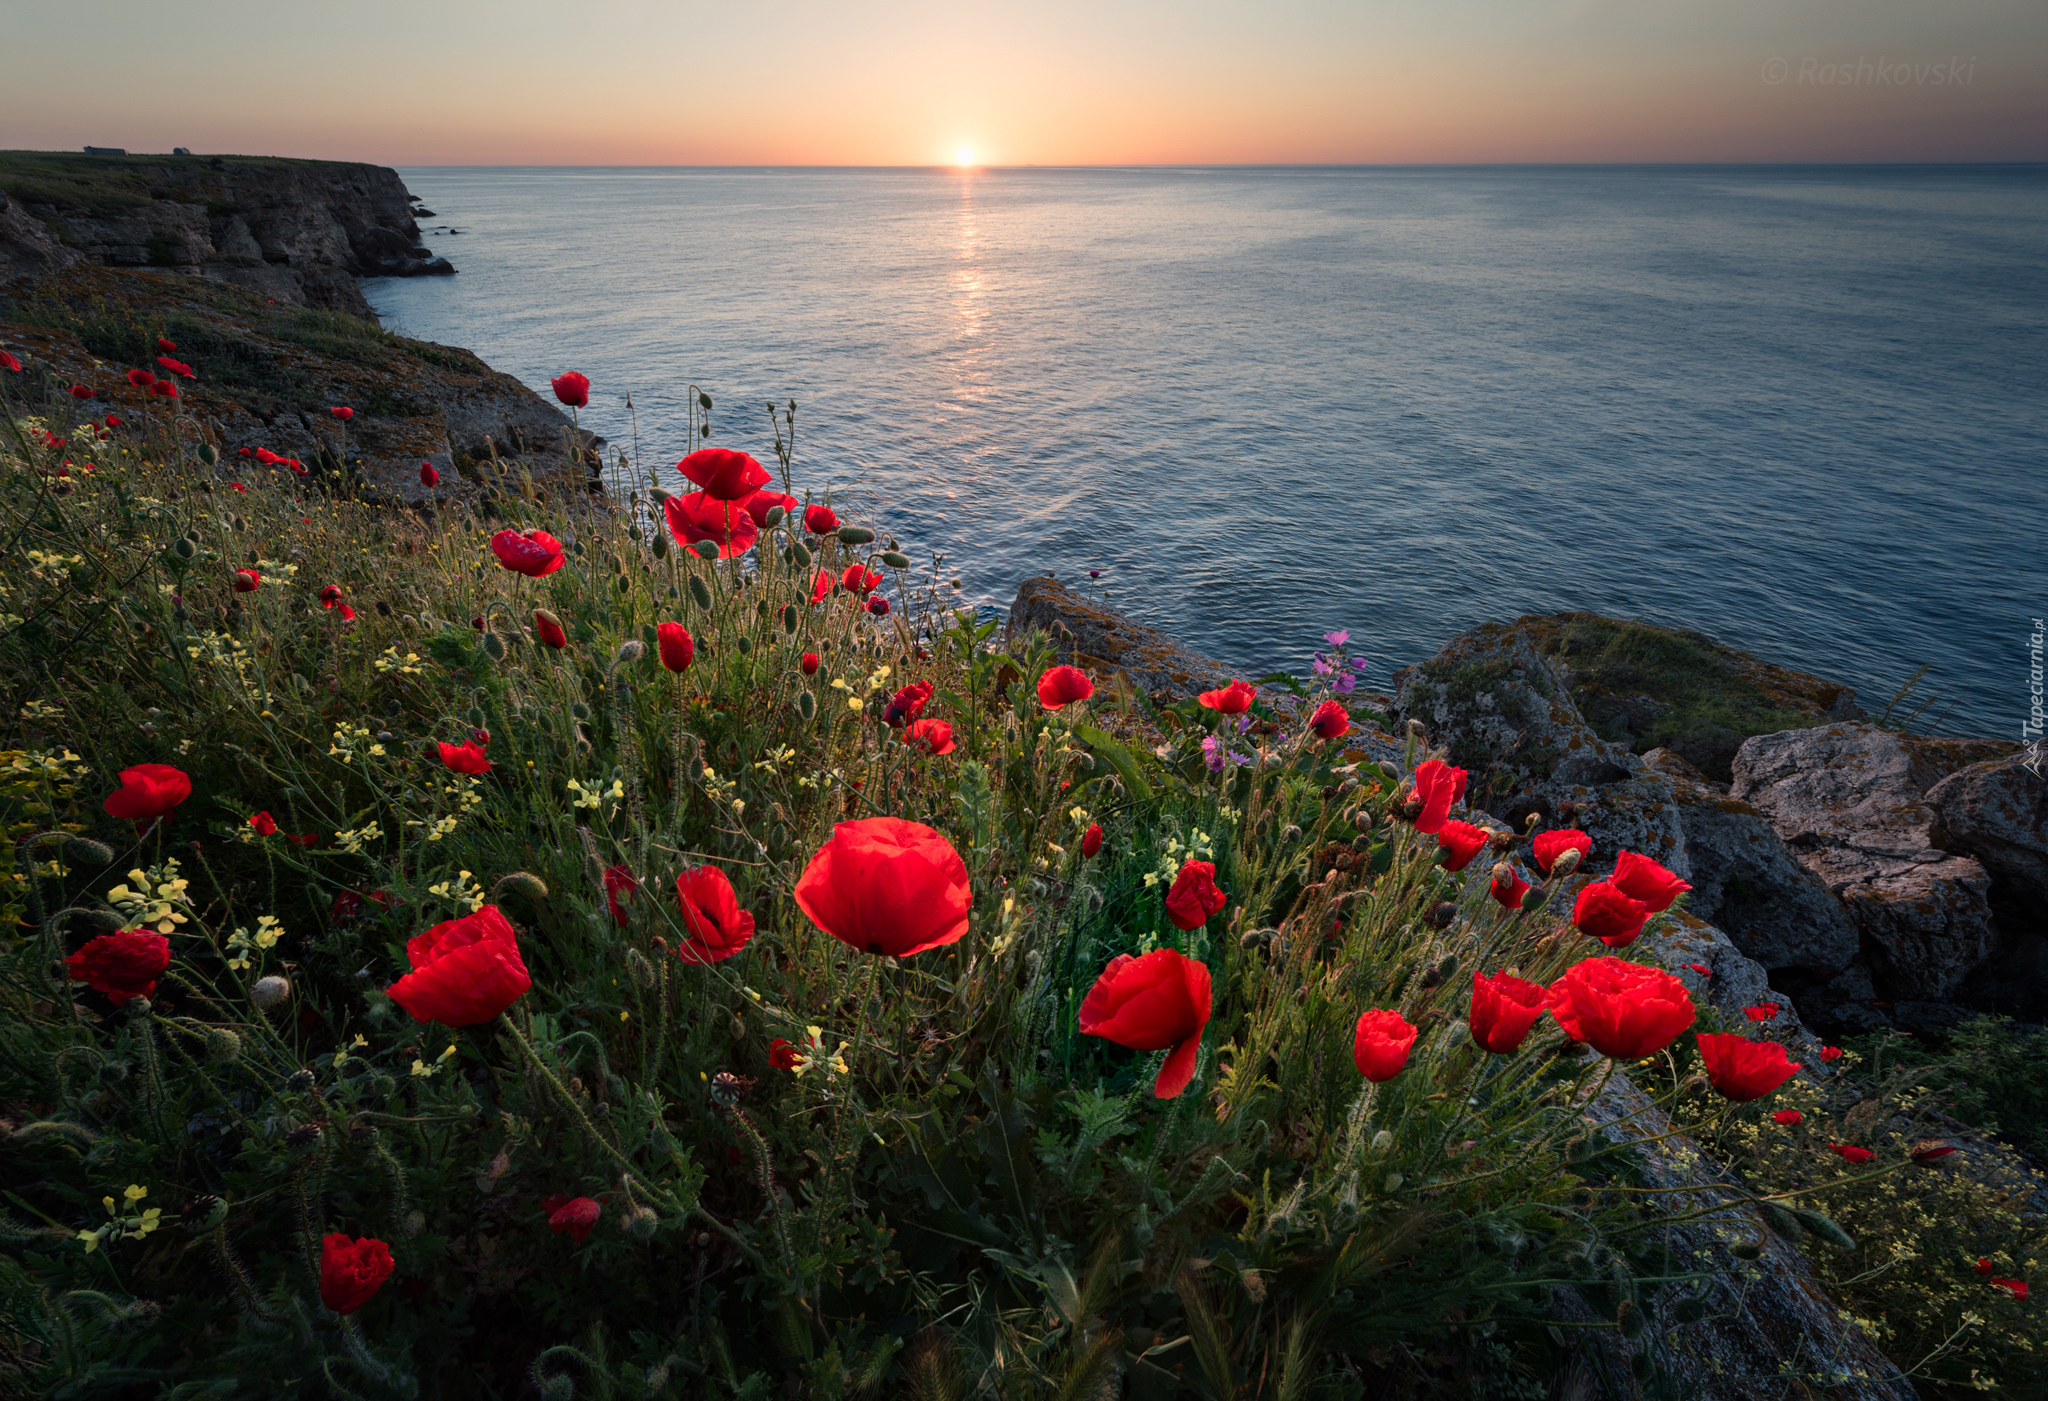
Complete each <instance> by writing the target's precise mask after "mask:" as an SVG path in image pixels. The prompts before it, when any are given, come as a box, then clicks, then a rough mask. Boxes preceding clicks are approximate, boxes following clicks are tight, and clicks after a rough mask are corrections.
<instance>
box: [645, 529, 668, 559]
mask: <svg viewBox="0 0 2048 1401" xmlns="http://www.w3.org/2000/svg"><path fill="white" fill-rule="evenodd" d="M647 548H648V549H650V550H652V551H654V557H655V558H656V559H667V558H668V536H667V534H665V533H664V532H662V531H656V532H655V533H654V539H653V540H651V541H649V542H648V546H647Z"/></svg>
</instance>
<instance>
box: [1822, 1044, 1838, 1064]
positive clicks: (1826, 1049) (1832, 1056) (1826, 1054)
mask: <svg viewBox="0 0 2048 1401" xmlns="http://www.w3.org/2000/svg"><path fill="white" fill-rule="evenodd" d="M1820 1058H1821V1059H1822V1060H1823V1061H1825V1062H1827V1063H1828V1064H1829V1065H1833V1064H1834V1063H1835V1062H1836V1061H1838V1060H1840V1059H1841V1058H1842V1048H1841V1047H1840V1046H1823V1047H1821V1048H1820Z"/></svg>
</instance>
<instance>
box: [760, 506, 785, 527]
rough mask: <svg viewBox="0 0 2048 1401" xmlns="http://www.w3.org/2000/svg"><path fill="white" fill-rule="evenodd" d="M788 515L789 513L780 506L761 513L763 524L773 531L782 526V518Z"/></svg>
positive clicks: (771, 507)
mask: <svg viewBox="0 0 2048 1401" xmlns="http://www.w3.org/2000/svg"><path fill="white" fill-rule="evenodd" d="M788 514H789V512H787V511H785V510H783V509H782V507H780V506H770V507H769V508H768V509H767V510H766V511H763V512H762V513H761V524H762V525H764V526H766V527H767V528H768V529H770V530H773V529H774V528H775V527H776V526H778V525H781V524H782V518H783V517H784V516H786V515H788Z"/></svg>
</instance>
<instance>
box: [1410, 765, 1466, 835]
mask: <svg viewBox="0 0 2048 1401" xmlns="http://www.w3.org/2000/svg"><path fill="white" fill-rule="evenodd" d="M1464 796H1465V771H1464V770H1463V769H1454V768H1452V767H1451V766H1450V765H1449V764H1446V763H1445V762H1444V761H1443V760H1441V759H1429V760H1426V761H1424V762H1423V763H1420V764H1418V765H1416V766H1415V790H1414V792H1413V794H1412V795H1411V796H1410V798H1409V802H1410V804H1411V805H1413V806H1415V808H1416V809H1417V810H1416V814H1415V830H1416V831H1418V832H1420V833H1422V834H1423V835H1424V836H1426V837H1433V836H1435V835H1436V834H1437V833H1438V832H1441V831H1442V830H1443V826H1444V823H1445V822H1446V821H1448V820H1449V819H1450V815H1451V804H1452V803H1455V802H1457V801H1458V799H1460V798H1462V797H1464Z"/></svg>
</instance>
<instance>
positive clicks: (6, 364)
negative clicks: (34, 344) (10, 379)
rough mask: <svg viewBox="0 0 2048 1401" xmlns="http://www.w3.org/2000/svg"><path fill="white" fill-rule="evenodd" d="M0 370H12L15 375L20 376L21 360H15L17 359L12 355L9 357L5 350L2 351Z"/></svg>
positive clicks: (0, 351)
mask: <svg viewBox="0 0 2048 1401" xmlns="http://www.w3.org/2000/svg"><path fill="white" fill-rule="evenodd" d="M0 370H11V371H13V372H14V373H15V374H20V373H21V361H19V360H17V359H15V358H14V357H13V356H12V355H9V354H8V353H7V352H6V351H4V350H0Z"/></svg>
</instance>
